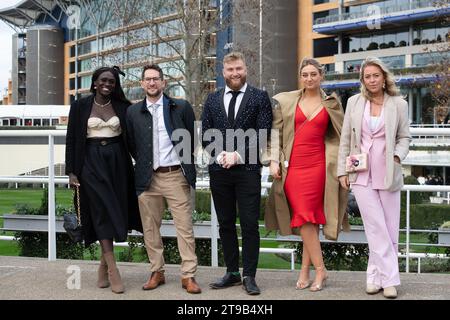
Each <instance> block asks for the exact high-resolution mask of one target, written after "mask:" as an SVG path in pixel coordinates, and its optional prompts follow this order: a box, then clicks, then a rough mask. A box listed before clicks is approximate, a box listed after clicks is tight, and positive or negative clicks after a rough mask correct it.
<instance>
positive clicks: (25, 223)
mask: <svg viewBox="0 0 450 320" xmlns="http://www.w3.org/2000/svg"><path fill="white" fill-rule="evenodd" d="M63 222H64V221H63V217H56V232H66V231H65V230H64V228H63ZM3 228H4V229H5V230H10V231H35V232H48V216H36V215H29V214H5V215H3Z"/></svg>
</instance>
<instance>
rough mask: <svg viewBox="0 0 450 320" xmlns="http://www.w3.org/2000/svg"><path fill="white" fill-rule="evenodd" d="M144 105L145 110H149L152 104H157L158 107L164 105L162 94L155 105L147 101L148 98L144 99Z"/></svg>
mask: <svg viewBox="0 0 450 320" xmlns="http://www.w3.org/2000/svg"><path fill="white" fill-rule="evenodd" d="M145 101H146V103H147V108H149V107H150V106H151V105H152V104H157V105H159V106H162V105H164V95H163V94H162V95H161V97H159V99H158V101H156V103H152V102H150V101H149V100H148V98H146V99H145Z"/></svg>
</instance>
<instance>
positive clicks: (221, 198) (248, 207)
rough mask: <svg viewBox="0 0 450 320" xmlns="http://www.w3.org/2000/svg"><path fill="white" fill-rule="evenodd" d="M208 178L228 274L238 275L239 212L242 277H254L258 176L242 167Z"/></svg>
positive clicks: (257, 232) (259, 177)
mask: <svg viewBox="0 0 450 320" xmlns="http://www.w3.org/2000/svg"><path fill="white" fill-rule="evenodd" d="M209 176H210V187H211V193H212V197H213V200H214V205H215V208H216V213H217V219H218V220H219V227H220V228H219V234H220V239H221V241H222V247H223V252H224V258H225V264H226V265H227V272H238V271H239V243H238V235H237V232H236V217H237V212H239V218H240V224H241V232H242V262H243V276H244V277H245V276H252V277H254V276H255V275H256V268H257V266H258V258H259V240H260V238H259V226H258V219H259V208H260V202H261V173H260V171H259V170H258V171H254V170H252V171H247V170H245V168H244V167H243V166H236V167H233V168H231V169H229V170H221V171H210V173H209ZM236 209H237V210H236Z"/></svg>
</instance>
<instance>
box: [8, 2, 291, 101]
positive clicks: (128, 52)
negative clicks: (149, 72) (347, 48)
mask: <svg viewBox="0 0 450 320" xmlns="http://www.w3.org/2000/svg"><path fill="white" fill-rule="evenodd" d="M269 2H271V3H272V2H273V4H271V5H267V4H268V3H269ZM296 6H297V4H296V2H295V1H280V0H275V1H261V0H250V1H249V0H246V1H241V0H239V1H231V0H201V1H182V0H146V1H121V0H91V1H63V0H46V1H32V0H24V1H22V2H20V3H19V4H18V5H16V6H15V7H13V8H9V9H5V10H2V11H0V19H2V20H4V21H7V22H8V23H9V24H10V25H12V26H13V27H14V28H16V29H17V30H18V33H17V34H16V35H14V38H13V54H14V57H13V68H12V69H13V72H12V73H13V74H12V78H13V103H14V104H25V103H26V104H70V102H71V101H73V100H74V99H75V98H77V97H79V96H80V95H84V94H87V93H89V87H90V82H91V76H92V73H93V71H94V70H95V69H96V68H97V67H100V66H105V65H109V66H112V65H118V66H120V67H121V69H122V70H123V71H124V72H125V73H126V77H125V78H124V79H122V82H123V83H122V84H123V86H124V88H125V93H126V95H127V97H128V98H129V99H130V100H132V101H136V100H139V99H141V98H142V97H143V92H142V90H141V88H140V83H139V80H140V78H141V70H142V67H143V66H144V65H145V64H148V63H158V64H159V65H160V66H161V67H162V69H163V71H164V73H165V75H166V76H167V80H168V89H167V91H168V93H169V94H170V95H172V96H175V97H186V98H188V99H189V100H190V101H191V103H192V104H193V105H194V106H199V105H201V104H202V102H203V101H204V99H205V98H206V94H207V93H208V92H210V91H212V90H214V89H216V88H217V87H220V86H223V85H224V82H223V78H222V72H221V67H222V66H221V64H220V63H217V61H218V59H219V61H221V58H222V57H223V56H224V55H225V54H226V53H227V52H229V51H231V50H242V51H244V52H245V53H248V54H247V56H248V57H249V66H250V68H251V70H250V73H249V74H250V79H249V80H250V81H251V82H252V83H253V84H254V85H256V86H260V87H264V88H267V89H269V85H270V88H272V89H275V87H277V88H278V89H289V90H293V89H295V81H294V80H295V74H293V75H292V73H290V72H287V71H288V70H292V67H294V68H295V67H296V64H297V54H296V52H295V51H293V50H289V49H290V48H291V47H292V44H293V43H296V39H297V37H296V32H295V31H296V28H295V26H296V22H297V17H296V13H297V11H296ZM28 12H32V14H31V15H27V13H28ZM249 12H253V13H255V14H253V15H249V14H248V13H249ZM269 16H270V18H269ZM24 17H29V18H24ZM287 17H289V19H287ZM244 20H245V21H246V22H247V26H251V27H250V29H249V28H247V27H245V24H244V23H241V22H243V21H244ZM288 22H289V23H288ZM263 28H264V30H263ZM286 28H289V29H292V30H293V31H294V32H289V30H286ZM263 31H264V32H265V34H269V33H270V34H276V35H277V36H276V37H271V38H270V39H272V40H271V41H270V42H267V41H266V42H264V43H263V39H262V35H263ZM245 32H252V33H251V34H245ZM253 33H256V34H258V35H261V37H260V36H257V37H255V34H253ZM253 75H254V76H253Z"/></svg>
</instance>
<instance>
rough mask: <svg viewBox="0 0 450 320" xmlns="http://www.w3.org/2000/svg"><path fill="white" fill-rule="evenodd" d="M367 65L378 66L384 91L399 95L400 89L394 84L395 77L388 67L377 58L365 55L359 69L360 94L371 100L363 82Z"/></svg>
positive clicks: (391, 94)
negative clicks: (382, 79) (381, 74)
mask: <svg viewBox="0 0 450 320" xmlns="http://www.w3.org/2000/svg"><path fill="white" fill-rule="evenodd" d="M368 66H376V67H378V68H380V70H381V72H382V73H383V77H384V86H383V89H384V92H386V93H387V94H388V95H390V96H399V95H400V90H399V89H398V87H397V85H396V84H395V78H394V75H393V74H392V72H391V71H389V69H388V67H387V66H386V65H385V64H384V63H383V62H382V61H381V60H380V59H378V58H376V57H367V58H366V60H364V62H363V63H362V65H361V70H360V71H359V81H360V82H361V87H360V91H361V95H362V96H363V97H364V98H366V99H367V100H372V96H371V94H370V92H369V90H367V88H366V85H365V84H364V70H365V69H366V67H368Z"/></svg>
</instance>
